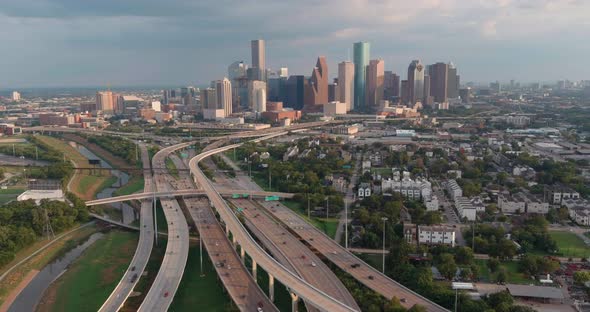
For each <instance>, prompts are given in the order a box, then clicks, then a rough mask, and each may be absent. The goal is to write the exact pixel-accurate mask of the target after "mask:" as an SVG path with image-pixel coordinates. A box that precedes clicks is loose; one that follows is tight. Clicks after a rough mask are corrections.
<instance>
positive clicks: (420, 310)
mask: <svg viewBox="0 0 590 312" xmlns="http://www.w3.org/2000/svg"><path fill="white" fill-rule="evenodd" d="M427 311H428V310H426V308H425V307H423V306H421V305H417V304H415V305H413V306H412V307H411V308H409V309H408V312H427Z"/></svg>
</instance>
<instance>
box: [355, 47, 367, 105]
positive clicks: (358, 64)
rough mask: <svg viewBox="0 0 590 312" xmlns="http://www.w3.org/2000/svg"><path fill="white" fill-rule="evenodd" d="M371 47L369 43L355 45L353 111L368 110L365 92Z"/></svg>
mask: <svg viewBox="0 0 590 312" xmlns="http://www.w3.org/2000/svg"><path fill="white" fill-rule="evenodd" d="M370 49H371V45H370V44H369V43H368V42H356V43H354V45H353V62H354V106H353V109H355V110H359V111H363V110H365V109H366V103H365V93H366V92H365V91H366V87H367V86H366V85H367V80H366V79H367V76H366V75H367V66H368V65H369V58H370V53H371V51H370Z"/></svg>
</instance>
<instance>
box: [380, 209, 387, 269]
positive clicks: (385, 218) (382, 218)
mask: <svg viewBox="0 0 590 312" xmlns="http://www.w3.org/2000/svg"><path fill="white" fill-rule="evenodd" d="M381 220H383V267H382V271H381V273H383V274H385V221H387V217H381Z"/></svg>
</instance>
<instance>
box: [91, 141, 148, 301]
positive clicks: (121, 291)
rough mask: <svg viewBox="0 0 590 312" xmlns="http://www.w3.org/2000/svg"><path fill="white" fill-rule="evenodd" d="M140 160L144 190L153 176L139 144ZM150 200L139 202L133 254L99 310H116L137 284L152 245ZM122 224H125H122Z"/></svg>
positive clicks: (145, 150) (145, 155) (144, 151)
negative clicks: (120, 277) (123, 272)
mask: <svg viewBox="0 0 590 312" xmlns="http://www.w3.org/2000/svg"><path fill="white" fill-rule="evenodd" d="M139 147H140V150H141V160H142V164H143V169H144V175H143V180H144V186H143V188H144V190H150V189H151V188H152V187H153V178H152V175H151V166H150V156H149V154H148V150H147V148H146V146H145V145H143V144H140V146H139ZM153 204H154V203H152V200H150V199H144V200H142V202H141V211H140V215H139V242H138V243H137V248H136V250H135V254H134V255H133V258H132V259H131V263H129V268H128V269H127V271H125V274H124V275H123V278H122V279H121V281H119V283H118V284H117V286H116V287H115V289H114V290H113V292H111V295H110V296H109V297H108V298H107V300H106V301H105V302H104V304H103V305H102V306H101V307H100V309H99V311H100V312H116V311H119V309H121V307H123V305H124V304H125V301H126V300H127V298H128V297H129V295H130V294H131V292H132V291H133V288H135V285H137V282H138V281H139V278H140V277H141V275H142V273H143V271H144V270H145V267H146V265H147V263H148V260H149V258H150V254H151V253H152V247H153V245H154V218H153V214H152V206H153ZM123 226H125V225H124V224H123Z"/></svg>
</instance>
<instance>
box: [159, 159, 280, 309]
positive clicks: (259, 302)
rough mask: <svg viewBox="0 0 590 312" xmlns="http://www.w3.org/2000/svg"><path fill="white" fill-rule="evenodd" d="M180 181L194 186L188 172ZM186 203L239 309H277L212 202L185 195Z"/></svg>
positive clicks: (216, 268)
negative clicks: (246, 265)
mask: <svg viewBox="0 0 590 312" xmlns="http://www.w3.org/2000/svg"><path fill="white" fill-rule="evenodd" d="M170 158H171V159H172V161H173V162H174V164H175V165H176V167H177V168H184V167H188V166H187V165H186V164H185V163H183V162H182V161H181V160H180V159H179V158H178V157H175V156H174V155H172V156H171V157H170ZM179 180H180V181H179V183H180V184H182V185H183V186H190V185H192V181H191V178H190V175H189V174H188V173H187V172H186V171H181V173H179ZM184 202H185V204H186V207H187V209H188V212H189V214H190V216H191V219H192V220H193V223H194V224H195V226H196V227H197V230H198V231H199V236H200V238H201V239H202V243H203V245H204V246H205V248H206V249H207V253H208V255H209V258H210V259H211V262H212V263H213V264H214V267H215V271H216V272H217V275H218V276H219V279H220V280H221V282H222V283H223V285H224V287H225V289H226V290H227V292H228V293H229V295H230V297H231V298H232V300H233V301H234V303H235V304H236V306H237V307H238V308H239V309H240V311H256V310H257V308H258V307H261V308H262V309H263V310H264V311H278V309H277V308H276V307H275V306H274V304H273V303H272V301H271V300H270V299H269V298H268V297H267V296H266V295H265V293H264V292H263V291H262V290H261V289H260V287H259V286H258V284H257V283H256V281H255V280H254V278H253V277H252V275H251V274H250V273H249V272H248V269H247V268H246V267H245V266H244V264H243V262H242V259H241V258H240V256H239V255H238V254H237V252H236V250H235V248H234V245H232V243H231V242H230V241H229V239H228V237H227V236H226V234H225V232H224V230H223V228H222V227H221V225H220V224H219V222H218V221H217V218H216V217H215V213H214V212H213V210H212V209H211V207H210V206H209V201H208V200H207V199H205V198H185V199H184Z"/></svg>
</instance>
